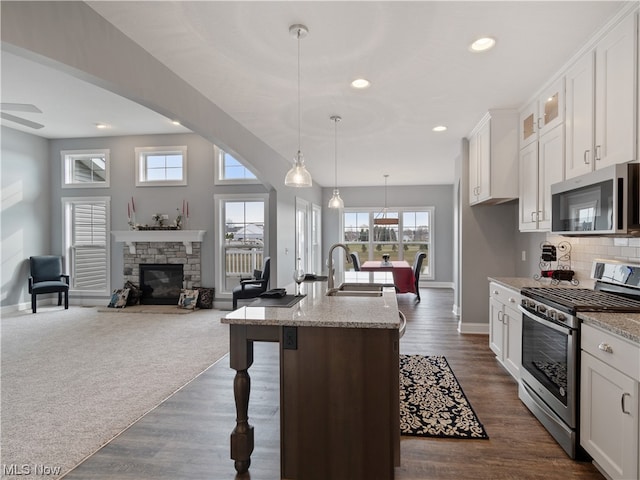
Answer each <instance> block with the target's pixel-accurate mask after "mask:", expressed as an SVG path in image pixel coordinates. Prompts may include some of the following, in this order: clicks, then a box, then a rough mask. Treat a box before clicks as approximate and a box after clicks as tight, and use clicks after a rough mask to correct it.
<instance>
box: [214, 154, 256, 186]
mask: <svg viewBox="0 0 640 480" xmlns="http://www.w3.org/2000/svg"><path fill="white" fill-rule="evenodd" d="M214 151H215V156H216V163H217V168H216V179H215V183H216V184H219V185H222V184H239V183H245V184H247V183H259V181H258V178H257V177H256V176H255V174H254V173H253V172H252V171H251V170H249V169H248V168H247V167H246V166H245V164H244V163H243V162H242V161H240V160H238V159H237V158H235V157H234V156H233V155H231V154H230V153H228V152H225V151H224V150H222V149H221V148H218V147H214Z"/></svg>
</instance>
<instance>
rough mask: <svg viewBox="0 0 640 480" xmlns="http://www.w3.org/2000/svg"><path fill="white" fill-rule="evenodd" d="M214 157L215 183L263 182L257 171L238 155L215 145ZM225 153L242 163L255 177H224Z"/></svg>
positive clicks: (247, 183) (250, 183)
mask: <svg viewBox="0 0 640 480" xmlns="http://www.w3.org/2000/svg"><path fill="white" fill-rule="evenodd" d="M213 152H214V158H215V178H214V185H256V184H262V182H261V181H260V180H259V179H258V176H257V175H256V173H255V172H254V171H253V170H252V169H251V168H249V167H248V166H247V164H246V163H245V162H244V161H243V160H242V159H240V158H238V157H237V156H236V155H233V154H232V153H230V152H227V151H226V150H224V149H222V148H220V147H218V146H217V145H214V146H213ZM225 155H229V156H231V157H232V158H233V159H234V160H235V161H237V162H238V163H240V164H241V165H242V166H243V167H244V168H245V169H246V170H247V171H248V172H250V173H251V174H252V175H253V176H254V177H255V178H224V170H225V165H224V157H225Z"/></svg>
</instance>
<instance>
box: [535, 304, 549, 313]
mask: <svg viewBox="0 0 640 480" xmlns="http://www.w3.org/2000/svg"><path fill="white" fill-rule="evenodd" d="M536 310H538V312H540V313H544V312H546V311H547V307H545V306H544V305H538V306H537V307H536Z"/></svg>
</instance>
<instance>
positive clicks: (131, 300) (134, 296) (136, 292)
mask: <svg viewBox="0 0 640 480" xmlns="http://www.w3.org/2000/svg"><path fill="white" fill-rule="evenodd" d="M124 288H128V289H129V297H127V306H128V307H130V306H132V305H137V304H138V303H139V302H140V295H141V294H142V292H141V291H140V289H139V288H138V286H137V285H136V284H134V283H132V282H130V281H129V280H127V281H126V282H125V284H124Z"/></svg>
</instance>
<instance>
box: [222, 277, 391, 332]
mask: <svg viewBox="0 0 640 480" xmlns="http://www.w3.org/2000/svg"><path fill="white" fill-rule="evenodd" d="M347 273H349V275H346V277H347V278H346V281H348V282H350V283H351V282H355V283H377V284H381V285H388V284H389V279H391V280H390V282H391V285H393V278H392V277H388V276H384V278H382V277H379V276H376V278H375V279H374V278H373V276H372V275H369V272H357V275H355V273H356V272H347ZM340 283H342V282H336V286H338V285H340ZM301 291H302V293H303V294H306V297H304V298H303V299H302V300H300V301H299V302H298V303H297V304H295V305H294V306H292V307H288V308H287V307H251V306H243V307H241V308H239V309H237V310H235V311H233V312H230V313H229V314H227V315H226V316H225V317H224V318H222V319H221V322H222V323H227V324H234V325H236V324H237V325H272V326H273V325H275V326H291V327H334V328H399V327H400V317H399V315H398V303H397V301H396V291H395V288H394V287H393V286H389V287H383V290H382V296H380V297H356V296H353V297H349V296H335V297H328V296H326V292H327V282H304V283H302V285H301Z"/></svg>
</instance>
